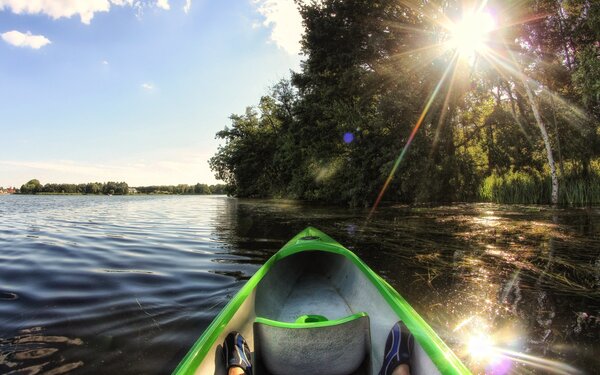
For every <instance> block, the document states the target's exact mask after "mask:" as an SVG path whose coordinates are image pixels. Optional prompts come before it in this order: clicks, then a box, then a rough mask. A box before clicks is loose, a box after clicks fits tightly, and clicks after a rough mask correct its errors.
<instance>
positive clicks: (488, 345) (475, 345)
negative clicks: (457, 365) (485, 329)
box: [467, 333, 494, 361]
mask: <svg viewBox="0 0 600 375" xmlns="http://www.w3.org/2000/svg"><path fill="white" fill-rule="evenodd" d="M467 347H468V350H469V354H470V355H471V357H473V358H474V359H475V360H478V361H490V360H492V359H493V357H494V342H493V341H492V338H491V337H489V336H488V335H485V334H482V333H479V334H477V335H474V336H473V337H471V339H470V340H469V344H468V346H467Z"/></svg>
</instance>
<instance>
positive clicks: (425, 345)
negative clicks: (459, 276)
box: [175, 228, 469, 375]
mask: <svg viewBox="0 0 600 375" xmlns="http://www.w3.org/2000/svg"><path fill="white" fill-rule="evenodd" d="M303 238H310V240H303ZM315 238H316V239H315ZM321 239H323V240H321ZM359 313H365V314H366V315H367V316H368V317H369V320H370V341H371V347H370V351H371V352H370V367H371V368H370V372H371V373H372V374H377V373H378V371H379V369H380V367H381V364H382V361H383V356H384V346H385V341H386V338H387V336H388V333H389V331H390V329H391V327H392V326H393V325H394V324H395V323H396V322H397V321H399V320H402V321H404V322H405V324H406V326H407V327H408V328H409V329H410V330H411V332H412V333H413V334H414V336H415V348H414V352H413V354H412V358H411V360H412V363H413V365H412V366H411V367H412V369H411V373H412V374H416V375H419V374H439V373H453V374H464V373H469V372H468V370H467V369H466V368H465V367H464V365H462V363H460V361H459V360H458V359H457V358H456V357H455V356H454V354H453V353H452V352H451V351H450V350H449V349H448V348H447V347H446V346H445V344H444V343H443V342H442V341H441V340H440V339H439V337H437V335H435V333H434V332H433V331H432V330H431V328H430V327H429V326H427V325H426V323H425V322H424V321H423V320H422V319H421V318H420V317H419V316H418V315H417V314H416V312H415V311H414V310H412V308H411V307H410V305H408V303H406V301H404V300H403V299H402V297H400V296H399V295H398V294H397V293H396V292H395V291H394V290H393V289H392V288H391V287H390V286H389V285H388V284H386V283H385V282H384V281H383V280H382V279H381V278H380V277H379V276H377V275H376V274H375V273H373V272H372V271H371V270H370V269H369V268H368V267H367V266H366V265H365V264H364V263H362V262H361V261H360V259H358V257H356V256H355V255H354V254H352V253H351V252H349V251H348V250H346V249H345V248H343V247H342V246H341V245H339V244H337V243H336V242H335V241H333V240H331V239H330V238H329V237H328V236H326V235H325V234H323V233H322V232H319V231H317V230H315V229H313V228H309V229H308V230H305V231H304V232H302V233H301V234H300V235H298V236H296V237H295V238H294V239H293V240H292V241H290V242H289V243H288V245H286V246H284V248H283V249H282V250H281V251H280V252H278V253H277V254H276V255H275V256H274V257H273V258H271V259H270V260H269V261H268V262H267V263H266V264H265V265H264V266H263V267H262V268H261V269H260V270H259V271H257V273H256V274H255V276H253V277H252V278H251V279H250V280H249V281H248V283H247V284H246V285H245V286H244V287H243V288H242V290H241V291H240V292H239V293H238V294H237V295H236V296H235V297H234V298H233V299H232V301H231V302H230V303H229V304H228V305H227V306H226V307H225V309H224V310H223V311H222V312H221V313H220V314H219V315H218V316H217V317H216V318H215V320H214V321H213V323H212V324H211V326H209V328H208V329H207V330H206V331H205V333H204V334H203V335H202V337H201V338H200V339H199V340H198V342H197V343H196V344H195V345H194V347H193V348H192V350H191V351H190V352H189V353H188V355H187V356H186V358H184V360H183V361H182V363H181V364H180V365H179V366H178V368H177V369H176V370H175V373H176V374H194V373H195V374H216V375H221V374H225V373H226V372H225V369H224V367H223V364H222V363H221V343H222V342H223V340H224V338H225V336H226V335H227V334H228V333H229V332H231V331H238V332H240V333H241V334H242V335H243V336H244V338H245V339H246V341H247V342H248V345H249V346H250V350H251V351H252V352H253V351H254V332H253V324H254V322H255V321H256V319H257V317H258V318H263V319H269V320H274V321H278V322H283V323H293V322H295V321H296V320H297V319H298V318H299V317H300V316H304V315H321V316H324V317H326V318H327V319H328V320H338V319H343V318H346V317H348V316H350V315H353V314H359Z"/></svg>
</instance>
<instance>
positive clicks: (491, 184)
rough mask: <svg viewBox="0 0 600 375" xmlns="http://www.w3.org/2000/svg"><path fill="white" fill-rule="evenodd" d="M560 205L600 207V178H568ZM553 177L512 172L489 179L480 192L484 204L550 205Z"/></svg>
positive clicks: (565, 180) (594, 175)
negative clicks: (486, 202) (551, 179)
mask: <svg viewBox="0 0 600 375" xmlns="http://www.w3.org/2000/svg"><path fill="white" fill-rule="evenodd" d="M560 191H561V194H560V196H559V203H561V204H565V205H573V206H585V205H589V204H600V175H599V174H597V173H594V174H593V175H592V176H588V177H587V178H582V177H581V176H576V175H571V176H565V177H564V178H563V180H562V183H561V189H560ZM550 192H551V186H550V177H549V176H548V175H541V174H528V173H524V172H511V173H507V174H505V175H502V176H499V175H496V174H492V175H491V176H488V177H487V178H486V179H485V180H484V182H483V185H482V187H481V190H480V192H479V194H480V198H481V199H482V200H484V201H488V202H495V203H517V204H548V203H550Z"/></svg>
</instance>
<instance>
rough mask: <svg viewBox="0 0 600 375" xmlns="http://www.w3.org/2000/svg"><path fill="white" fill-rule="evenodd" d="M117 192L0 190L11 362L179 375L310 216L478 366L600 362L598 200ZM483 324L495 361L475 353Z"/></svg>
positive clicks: (500, 369)
mask: <svg viewBox="0 0 600 375" xmlns="http://www.w3.org/2000/svg"><path fill="white" fill-rule="evenodd" d="M111 198H112V199H107V198H106V197H1V199H0V211H1V212H4V213H7V214H5V215H3V216H2V217H0V224H1V225H0V248H1V249H2V251H1V252H0V373H9V372H11V371H12V372H16V373H27V374H35V373H44V372H47V373H56V374H59V373H66V372H70V371H74V372H76V373H107V372H115V373H119V374H138V373H148V374H151V373H156V374H159V373H168V372H170V371H171V370H172V369H173V368H174V367H175V366H176V365H177V363H178V362H179V361H180V360H181V358H182V357H183V355H185V353H186V352H187V350H188V349H189V348H190V346H191V345H192V344H193V342H194V341H195V340H196V339H197V338H198V336H199V335H200V334H201V333H202V332H203V330H204V329H205V328H206V327H207V326H208V324H210V322H211V320H212V319H213V318H214V317H215V316H216V315H217V314H218V312H219V311H220V310H221V309H222V308H223V306H224V305H225V304H226V303H227V302H228V301H229V300H230V299H231V297H232V296H233V295H234V294H235V293H236V292H237V290H239V289H240V288H241V287H242V285H243V284H244V283H245V281H246V280H247V279H248V278H250V277H251V276H252V274H253V273H254V272H255V271H256V270H257V269H258V268H259V267H260V265H261V264H263V263H264V262H265V261H266V260H267V259H268V258H269V257H270V256H271V255H272V254H274V253H275V252H276V251H277V250H278V249H279V248H281V246H282V245H283V244H285V242H287V241H288V240H289V239H290V238H291V237H292V236H293V235H295V234H296V233H298V232H299V231H300V230H302V229H304V228H305V227H306V226H308V225H312V226H315V227H317V228H319V229H321V230H323V231H325V232H326V233H328V234H330V235H331V236H332V237H334V238H335V239H337V240H338V241H339V242H340V243H342V244H344V245H345V246H346V247H348V248H349V249H351V250H352V251H354V252H356V253H357V254H358V255H359V256H360V257H361V258H362V259H363V260H364V261H365V262H366V263H367V264H368V265H369V266H370V267H372V268H373V269H374V270H375V271H376V272H378V273H379V274H380V275H382V276H383V277H384V278H385V279H386V280H387V281H388V282H389V283H390V284H391V285H392V286H393V287H395V288H396V289H397V290H398V291H399V292H400V293H401V294H402V295H403V296H404V297H405V298H406V299H407V300H408V301H409V302H410V303H411V304H412V305H413V306H414V307H415V309H416V310H417V311H418V312H419V313H420V314H421V315H422V316H423V317H424V318H425V320H426V321H428V322H429V323H430V325H432V327H433V328H434V329H435V330H436V332H438V333H439V334H440V336H441V337H442V338H443V339H444V340H445V341H446V342H447V343H448V344H449V345H450V346H451V347H452V349H453V350H455V352H456V353H457V354H458V355H459V356H460V357H461V358H462V359H463V360H464V361H465V363H467V364H468V366H469V367H470V368H472V369H473V370H474V371H475V372H479V373H483V372H486V371H487V372H488V373H496V374H501V373H508V372H512V373H547V372H548V371H549V370H548V369H549V368H552V369H553V371H554V372H558V373H565V372H572V373H577V370H576V369H580V370H582V371H584V372H589V373H594V372H595V371H596V369H597V368H598V366H599V365H600V360H599V359H598V358H597V353H600V344H599V343H600V318H598V317H600V227H599V226H598V222H599V221H600V210H598V209H597V208H592V209H573V210H570V209H569V210H563V209H550V208H547V207H541V206H499V205H489V204H463V205H453V206H446V207H406V206H393V207H383V208H381V209H379V210H378V212H377V213H376V214H375V215H374V216H373V218H372V220H371V221H370V222H369V223H367V224H366V225H365V221H364V220H365V217H366V215H367V214H368V210H362V209H354V210H350V209H343V208H336V207H321V206H306V205H300V204H298V203H295V202H287V201H268V200H266V201H261V200H236V199H229V198H224V197H111ZM32 271H34V272H32ZM32 275H35V276H32ZM30 327H36V328H30ZM481 335H485V336H486V337H489V338H490V339H491V340H492V341H493V343H494V344H493V347H494V350H495V354H497V356H498V358H500V359H499V360H497V361H496V362H495V364H494V367H490V365H489V362H490V361H488V360H484V359H482V358H480V357H476V356H473V355H472V354H473V353H471V352H469V351H468V350H467V349H468V348H469V346H470V343H471V342H472V340H473V337H479V336H481ZM26 337H30V339H27V338H26ZM31 337H34V338H35V339H31ZM24 338H26V339H24ZM58 338H61V339H60V340H58ZM23 340H24V341H23ZM27 340H29V341H27ZM542 359H543V360H542ZM549 361H551V362H549ZM561 364H562V365H561ZM36 366H37V367H36ZM569 366H570V367H569Z"/></svg>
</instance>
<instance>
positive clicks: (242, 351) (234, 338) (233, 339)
mask: <svg viewBox="0 0 600 375" xmlns="http://www.w3.org/2000/svg"><path fill="white" fill-rule="evenodd" d="M223 361H224V362H225V368H226V369H227V371H229V369H231V368H233V367H239V368H241V369H242V370H244V373H245V374H246V375H252V364H251V363H250V348H248V344H247V343H246V340H244V338H243V337H242V335H240V333H239V332H235V331H234V332H230V333H229V334H228V335H227V337H226V338H225V341H223Z"/></svg>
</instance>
